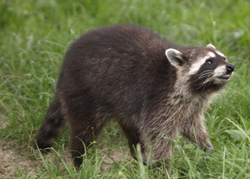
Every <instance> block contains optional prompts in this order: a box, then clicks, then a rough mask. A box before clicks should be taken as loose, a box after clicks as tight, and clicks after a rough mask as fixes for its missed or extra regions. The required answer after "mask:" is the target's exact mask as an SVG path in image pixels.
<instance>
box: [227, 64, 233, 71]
mask: <svg viewBox="0 0 250 179" xmlns="http://www.w3.org/2000/svg"><path fill="white" fill-rule="evenodd" d="M226 68H227V72H229V73H231V72H233V71H234V65H233V64H231V63H229V64H227V65H226Z"/></svg>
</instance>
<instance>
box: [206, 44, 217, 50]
mask: <svg viewBox="0 0 250 179" xmlns="http://www.w3.org/2000/svg"><path fill="white" fill-rule="evenodd" d="M207 48H213V49H216V48H215V46H213V45H212V44H208V45H207Z"/></svg>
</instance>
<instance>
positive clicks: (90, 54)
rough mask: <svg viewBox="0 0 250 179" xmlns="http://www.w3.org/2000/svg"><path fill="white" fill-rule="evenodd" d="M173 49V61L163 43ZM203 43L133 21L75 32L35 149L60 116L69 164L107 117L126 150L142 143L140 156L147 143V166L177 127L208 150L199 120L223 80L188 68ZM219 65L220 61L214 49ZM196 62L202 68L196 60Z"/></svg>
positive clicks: (161, 155) (48, 140) (163, 154)
mask: <svg viewBox="0 0 250 179" xmlns="http://www.w3.org/2000/svg"><path fill="white" fill-rule="evenodd" d="M169 48H174V49H177V50H178V51H180V52H181V54H182V57H183V58H182V61H179V64H178V66H176V67H175V66H173V65H171V64H170V63H169V60H170V59H168V58H167V57H166V56H165V50H166V49H169ZM208 51H209V52H213V53H215V49H213V48H208V47H204V48H203V47H181V46H177V45H174V44H172V43H170V42H168V41H167V40H165V39H162V38H160V37H159V36H158V35H156V34H154V33H152V32H151V31H149V30H146V29H144V28H141V27H138V26H126V25H121V26H115V27H108V28H103V29H100V30H97V31H92V32H89V33H87V34H86V35H84V36H82V37H81V38H79V39H78V40H77V41H76V42H75V43H74V44H73V45H72V46H71V47H70V49H69V51H68V52H67V54H66V56H65V59H64V63H63V67H62V72H61V74H60V77H59V80H58V86H57V92H56V95H55V98H54V100H53V101H52V103H51V106H50V108H49V109H48V112H47V115H46V117H45V120H44V122H43V125H42V126H41V129H40V130H39V133H38V135H37V144H38V147H39V148H42V149H44V148H47V147H50V146H51V145H52V143H53V140H54V139H55V137H56V136H57V134H58V132H59V129H60V128H61V127H63V126H64V124H65V120H64V119H66V120H67V121H68V122H69V124H70V126H71V149H72V157H73V158H74V164H75V166H76V167H79V166H80V165H81V163H82V158H81V154H83V153H84V152H85V150H84V146H83V143H82V142H84V144H85V145H86V146H89V145H90V144H91V142H92V141H93V140H94V136H93V133H94V134H95V136H98V135H99V133H100V131H101V130H102V128H103V126H105V124H106V123H107V121H109V120H110V119H111V118H114V119H116V120H117V121H118V122H119V124H120V125H121V127H122V129H123V131H124V133H125V135H126V137H127V139H128V143H129V147H130V150H131V153H132V156H133V157H134V158H136V153H135V150H134V148H136V145H137V144H140V146H141V151H142V156H143V161H144V163H145V164H147V163H148V161H150V160H149V159H148V157H147V153H146V151H147V149H150V146H152V145H153V143H154V142H155V144H154V146H153V158H152V162H153V163H152V167H157V166H160V165H161V160H162V159H163V160H164V161H165V162H166V163H167V164H168V163H169V158H170V157H171V152H172V149H171V148H172V142H171V140H168V139H166V138H163V137H167V138H170V139H175V138H176V136H177V135H178V134H182V135H184V136H185V137H187V138H188V139H189V140H190V141H192V142H198V145H199V146H200V147H201V149H203V150H204V151H206V152H211V151H212V149H213V146H212V144H211V143H210V140H209V137H208V134H207V132H206V129H205V126H204V124H203V120H204V117H203V113H204V110H205V109H206V108H207V106H208V104H209V99H210V98H211V95H212V94H213V93H214V92H217V91H218V90H220V89H221V88H223V86H224V85H225V83H223V84H212V83H206V84H205V85H204V84H203V82H204V81H205V80H206V79H207V78H208V76H205V77H203V78H200V77H199V76H197V75H198V74H199V73H201V72H202V71H203V70H200V71H198V72H197V74H192V76H189V75H188V71H189V70H190V67H191V65H192V64H193V63H194V62H195V60H197V59H198V57H202V56H204V54H206V53H207V52H208ZM215 60H217V61H218V64H222V65H226V64H228V63H227V62H224V61H223V60H222V59H221V57H220V56H216V59H215ZM201 68H205V66H204V67H201Z"/></svg>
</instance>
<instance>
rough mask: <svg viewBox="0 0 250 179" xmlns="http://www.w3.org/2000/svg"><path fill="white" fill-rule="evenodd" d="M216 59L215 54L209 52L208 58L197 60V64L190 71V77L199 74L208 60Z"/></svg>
mask: <svg viewBox="0 0 250 179" xmlns="http://www.w3.org/2000/svg"><path fill="white" fill-rule="evenodd" d="M214 57H216V55H215V54H214V53H213V52H208V53H207V55H206V56H204V57H202V58H200V59H198V60H197V62H196V63H194V64H193V65H192V66H191V67H190V70H189V73H188V74H189V75H194V74H195V73H197V72H198V71H199V69H200V67H201V66H202V65H203V64H204V63H205V62H206V60H207V59H209V58H214Z"/></svg>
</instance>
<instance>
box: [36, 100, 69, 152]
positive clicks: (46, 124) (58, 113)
mask: <svg viewBox="0 0 250 179" xmlns="http://www.w3.org/2000/svg"><path fill="white" fill-rule="evenodd" d="M64 125H65V120H64V117H63V114H62V110H61V103H60V100H59V97H58V96H55V98H54V100H53V101H52V103H51V104H50V107H49V109H48V111H47V115H46V117H45V119H44V121H43V124H42V126H41V127H40V129H39V132H38V134H37V136H36V143H37V145H36V144H35V147H36V148H37V147H38V148H40V149H46V148H48V147H51V146H52V144H53V142H54V140H55V138H56V137H57V136H58V134H59V132H60V129H61V128H62V127H63V126H64ZM45 151H46V150H45Z"/></svg>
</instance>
